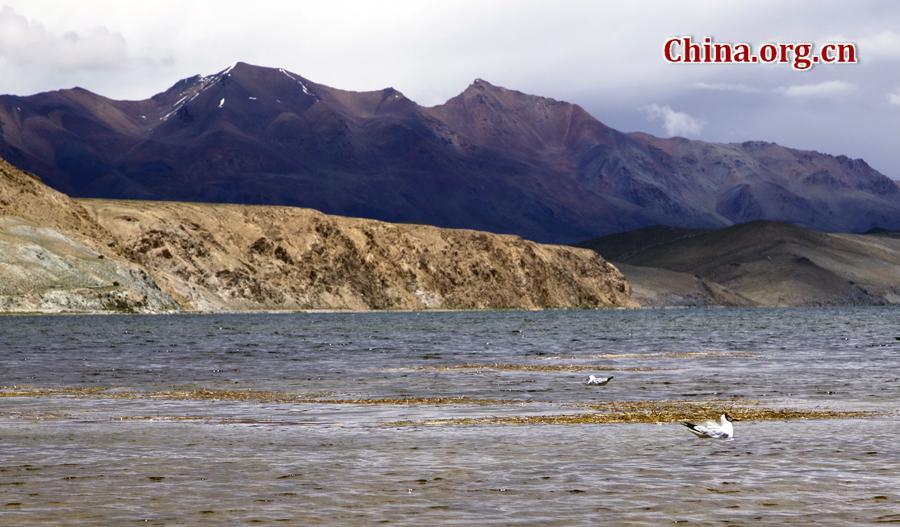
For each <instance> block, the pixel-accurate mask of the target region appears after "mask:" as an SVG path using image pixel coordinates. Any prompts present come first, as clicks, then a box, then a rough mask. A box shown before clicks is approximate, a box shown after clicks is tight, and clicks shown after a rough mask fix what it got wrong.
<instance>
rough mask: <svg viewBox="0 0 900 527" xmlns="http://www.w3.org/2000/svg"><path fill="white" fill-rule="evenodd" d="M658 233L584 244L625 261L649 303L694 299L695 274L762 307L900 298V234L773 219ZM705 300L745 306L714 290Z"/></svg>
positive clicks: (644, 232) (892, 301) (882, 301)
mask: <svg viewBox="0 0 900 527" xmlns="http://www.w3.org/2000/svg"><path fill="white" fill-rule="evenodd" d="M670 232H672V233H674V231H670ZM659 233H660V230H659V229H649V230H647V229H645V230H641V231H635V232H634V233H631V234H630V235H629V234H628V233H624V234H619V235H615V236H610V237H605V238H598V239H595V240H591V241H588V242H584V243H583V244H580V245H581V246H584V247H590V248H593V249H595V250H597V251H600V252H601V253H604V251H607V249H609V251H607V252H609V253H610V254H613V255H614V256H612V257H611V259H612V260H613V261H615V262H619V263H622V264H627V265H626V266H625V268H626V269H631V270H632V271H631V273H630V274H628V273H626V276H628V277H629V278H630V279H631V280H632V281H633V283H634V288H635V291H636V293H637V292H640V293H639V294H638V295H637V296H638V297H639V298H638V301H639V302H640V301H641V300H643V303H644V304H654V305H671V304H673V303H676V304H677V303H682V304H683V303H689V302H686V301H685V296H684V295H683V294H681V295H680V292H683V291H684V290H686V289H690V285H689V284H688V282H689V281H690V280H696V279H699V280H702V281H704V282H706V283H707V284H714V285H715V286H716V287H721V288H723V290H724V291H727V292H728V293H729V294H731V295H737V297H736V298H745V299H747V300H749V301H750V303H752V304H756V305H764V306H794V305H845V304H896V303H900V239H898V238H896V237H893V236H890V235H888V234H834V233H822V232H816V231H811V230H808V229H803V228H800V227H796V226H792V225H787V224H782V223H773V222H752V223H746V224H742V225H736V226H734V227H729V228H726V229H720V230H711V231H695V232H690V231H680V232H677V233H674V234H673V235H672V236H670V237H669V239H665V236H663V235H660V234H659ZM635 267H639V268H640V269H635ZM673 273H678V274H673ZM694 290H696V288H695V289H694ZM679 295H680V296H679ZM705 302H706V303H710V304H725V305H733V304H738V305H740V304H741V302H733V301H723V300H722V299H716V298H715V295H707V297H706V298H705Z"/></svg>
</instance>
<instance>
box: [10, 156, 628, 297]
mask: <svg viewBox="0 0 900 527" xmlns="http://www.w3.org/2000/svg"><path fill="white" fill-rule="evenodd" d="M629 293H630V289H629V286H628V283H627V282H626V281H625V280H624V279H623V278H622V275H621V274H620V273H619V271H618V270H617V269H616V268H615V267H613V266H612V265H610V264H609V263H607V262H606V261H605V260H603V259H602V258H601V257H599V256H598V255H596V254H595V253H593V252H592V251H589V250H585V249H574V248H570V247H563V246H549V245H540V244H537V243H534V242H529V241H525V240H522V239H520V238H518V237H514V236H499V235H494V234H487V233H482V232H476V231H465V230H449V229H439V228H435V227H428V226H419V225H397V224H389V223H383V222H379V221H372V220H359V219H350V218H342V217H336V216H328V215H325V214H322V213H319V212H316V211H312V210H308V209H296V208H289V207H253V206H238V205H203V204H192V203H166V202H134V201H104V200H72V199H70V198H69V197H67V196H65V195H63V194H61V193H59V192H56V191H54V190H51V189H49V188H48V187H46V186H45V185H43V184H42V183H41V182H40V181H39V180H38V179H37V178H35V177H34V176H31V175H29V174H26V173H24V172H22V171H19V170H17V169H15V168H13V167H11V166H10V165H8V164H7V163H5V162H4V161H2V160H0V312H4V311H5V312H61V311H76V312H78V311H82V312H83V311H116V312H121V311H126V312H127V311H138V312H166V311H179V310H187V311H205V312H209V311H244V310H296V309H480V308H522V309H540V308H576V307H578V308H598V307H621V306H633V305H634V303H633V302H632V300H631V299H630V296H629Z"/></svg>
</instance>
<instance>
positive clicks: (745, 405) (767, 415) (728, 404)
mask: <svg viewBox="0 0 900 527" xmlns="http://www.w3.org/2000/svg"><path fill="white" fill-rule="evenodd" d="M588 407H589V408H591V409H592V410H594V411H593V412H584V413H577V414H558V415H526V416H490V417H461V418H450V419H425V420H420V421H395V422H391V423H386V424H385V426H420V425H424V426H476V425H510V426H512V425H590V424H612V423H645V424H657V423H678V422H681V421H684V420H703V419H714V418H717V417H718V416H719V415H721V414H722V413H723V412H725V411H727V412H728V413H729V414H730V415H731V416H732V417H734V418H735V419H736V420H738V421H785V420H796V419H849V418H857V417H869V416H872V415H873V413H872V412H862V411H839V410H828V409H813V410H809V409H799V408H771V407H766V406H762V405H759V404H758V403H755V402H752V401H741V403H740V404H739V405H737V404H735V402H734V401H674V400H665V401H610V402H606V403H601V404H591V405H588Z"/></svg>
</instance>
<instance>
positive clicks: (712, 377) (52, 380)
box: [0, 308, 900, 525]
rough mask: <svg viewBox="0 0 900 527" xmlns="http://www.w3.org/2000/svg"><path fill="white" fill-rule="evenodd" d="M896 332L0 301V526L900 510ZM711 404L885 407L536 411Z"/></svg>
mask: <svg viewBox="0 0 900 527" xmlns="http://www.w3.org/2000/svg"><path fill="white" fill-rule="evenodd" d="M898 337H900V310H897V309H891V308H866V309H843V310H825V309H823V310H814V309H808V310H708V311H705V310H690V311H676V310H672V311H611V312H546V313H521V312H503V313H429V314H415V313H408V314H400V313H380V314H315V315H312V314H298V315H234V316H196V317H194V316H170V317H142V316H136V317H109V316H106V317H6V318H0V376H2V378H0V385H2V386H5V387H6V388H5V390H6V392H7V393H6V395H16V396H15V397H9V396H3V397H0V525H57V524H59V523H65V524H68V525H98V524H111V525H128V524H142V525H147V524H150V525H153V524H158V525H175V524H177V525H191V524H198V525H203V524H208V525H220V524H250V523H260V524H287V525H310V524H340V525H348V524H349V525H368V524H372V523H377V522H385V523H391V524H407V525H428V524H451V525H452V524H459V525H462V524H497V525H508V524H521V525H527V524H547V525H596V524H597V523H600V524H610V523H612V524H620V525H622V524H625V525H628V524H633V525H660V524H672V523H673V522H676V521H678V522H681V521H684V522H689V523H695V524H696V523H700V524H706V523H727V522H731V523H734V524H753V523H791V522H793V523H798V524H844V525H846V524H854V523H855V524H859V523H876V522H900V491H898V490H897V489H898V488H900V470H898V468H897V467H898V466H900V449H898V447H897V444H898V439H900V415H898V411H897V401H898V399H900V340H898ZM595 370H596V371H598V372H599V371H605V372H612V374H613V375H614V376H615V379H614V380H613V381H612V382H611V383H610V384H609V385H607V386H603V387H593V386H585V385H584V384H583V381H584V378H586V377H587V373H588V372H590V371H595ZM606 375H609V373H607V374H606ZM12 387H15V388H12ZM13 389H15V390H20V392H19V393H16V394H12V393H10V391H11V390H13ZM373 401H374V402H373ZM670 404H677V405H678V407H677V408H676V407H675V406H672V407H671V408H670V407H669V406H667V405H670ZM719 406H722V407H726V406H727V407H732V408H734V407H737V406H746V407H748V408H767V407H777V408H784V409H790V410H791V411H797V412H799V411H804V412H816V411H862V412H869V414H867V415H868V416H867V417H863V418H859V417H855V418H843V419H802V420H774V421H765V420H755V419H754V416H753V415H752V414H748V418H749V419H751V420H745V421H740V422H737V423H736V424H735V428H736V438H735V439H734V440H733V441H704V440H700V439H695V438H693V437H692V436H691V435H690V433H688V432H687V431H686V430H684V429H683V428H682V427H680V426H679V425H677V424H651V423H652V422H654V421H655V420H657V419H656V416H657V414H647V415H651V417H652V418H648V419H647V421H649V422H635V421H630V422H629V423H625V424H622V423H617V424H591V421H590V420H585V422H587V424H583V423H581V424H571V425H557V424H547V423H548V422H549V423H554V422H557V423H558V422H564V420H561V419H557V420H556V421H553V420H549V421H542V420H541V419H539V417H541V416H543V417H547V416H565V415H572V414H576V415H577V414H578V413H579V412H603V411H613V410H610V409H618V410H615V411H619V410H621V411H628V412H632V413H635V415H637V414H638V413H640V412H653V411H657V410H658V409H659V408H665V409H666V411H672V412H676V411H685V409H687V410H686V411H688V412H692V411H694V410H693V409H694V408H696V409H697V410H696V411H697V412H700V413H703V414H704V415H699V416H698V418H700V417H707V416H708V415H706V414H708V413H710V412H713V411H718V407H719ZM623 409H624V410H623ZM660 415H661V414H660ZM672 415H675V414H674V413H673V414H672ZM679 415H680V414H679ZM798 415H799V414H798ZM757 417H758V416H757ZM782 417H791V416H789V415H787V414H785V415H784V416H782ZM523 420H525V421H524V424H523ZM529 420H530V421H529ZM399 422H405V423H410V424H411V426H395V425H396V424H397V423H399ZM429 422H431V423H444V424H443V425H440V424H437V425H435V424H431V425H427V424H424V423H429ZM504 423H516V424H517V426H507V425H505V424H504Z"/></svg>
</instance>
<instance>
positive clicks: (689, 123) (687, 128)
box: [642, 103, 703, 137]
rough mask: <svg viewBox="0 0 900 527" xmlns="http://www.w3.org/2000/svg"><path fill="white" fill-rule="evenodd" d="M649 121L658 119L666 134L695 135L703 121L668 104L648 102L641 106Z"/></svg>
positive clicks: (698, 132) (701, 127)
mask: <svg viewBox="0 0 900 527" xmlns="http://www.w3.org/2000/svg"><path fill="white" fill-rule="evenodd" d="M642 110H643V111H644V113H645V114H646V115H647V119H649V120H650V121H659V122H661V123H662V126H663V129H664V130H665V131H666V135H668V136H682V137H697V136H699V135H700V132H701V130H703V122H702V121H701V120H699V119H697V118H696V117H694V116H692V115H690V114H688V113H685V112H678V111H675V110H673V109H672V107H671V106H669V105H668V104H656V103H654V104H648V105H647V106H644V107H643V108H642Z"/></svg>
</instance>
